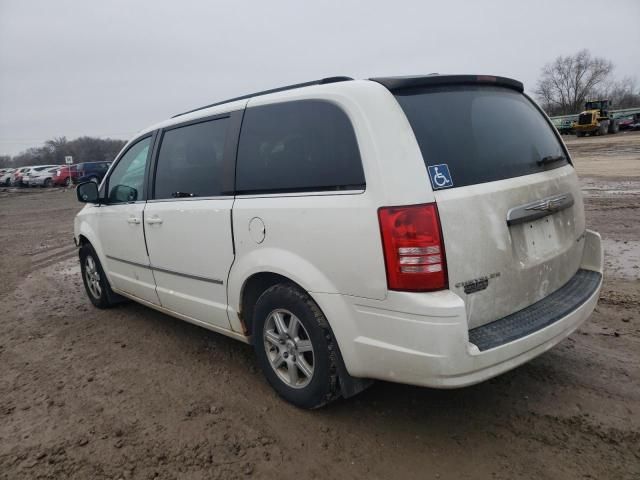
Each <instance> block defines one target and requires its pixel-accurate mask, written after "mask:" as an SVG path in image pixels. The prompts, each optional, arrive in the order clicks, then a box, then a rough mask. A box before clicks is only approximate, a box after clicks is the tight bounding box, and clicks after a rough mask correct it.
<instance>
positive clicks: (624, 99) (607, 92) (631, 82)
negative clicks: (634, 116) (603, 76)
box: [596, 77, 640, 108]
mask: <svg viewBox="0 0 640 480" xmlns="http://www.w3.org/2000/svg"><path fill="white" fill-rule="evenodd" d="M596 96H598V97H600V98H608V99H610V100H611V103H612V105H614V107H615V108H633V107H640V88H638V84H637V83H636V81H635V79H633V78H631V77H625V78H623V79H622V80H616V81H613V82H607V83H606V84H605V85H603V87H602V88H600V89H598V91H597V93H596Z"/></svg>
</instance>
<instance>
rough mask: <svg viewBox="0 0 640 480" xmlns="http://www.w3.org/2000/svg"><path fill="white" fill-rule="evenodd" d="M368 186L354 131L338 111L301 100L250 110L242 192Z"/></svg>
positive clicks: (239, 183)
mask: <svg viewBox="0 0 640 480" xmlns="http://www.w3.org/2000/svg"><path fill="white" fill-rule="evenodd" d="M364 185H365V179H364V173H363V171H362V161H361V159H360V152H359V150H358V142H357V140H356V136H355V133H354V131H353V126H352V125H351V122H350V120H349V118H348V117H347V115H346V113H345V112H344V111H342V110H341V109H340V108H339V107H338V106H336V105H334V104H332V103H329V102H325V101H320V100H299V101H292V102H286V103H278V104H273V105H264V106H259V107H250V108H248V109H247V110H246V111H245V114H244V119H243V121H242V132H241V134H240V143H239V146H238V163H237V167H236V190H237V191H238V193H259V192H265V193H276V192H295V191H314V190H315V191H322V190H346V189H353V188H362V187H364Z"/></svg>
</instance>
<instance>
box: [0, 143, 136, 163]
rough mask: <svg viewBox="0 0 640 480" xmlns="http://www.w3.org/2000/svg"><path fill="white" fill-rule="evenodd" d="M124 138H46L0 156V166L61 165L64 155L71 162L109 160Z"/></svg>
mask: <svg viewBox="0 0 640 480" xmlns="http://www.w3.org/2000/svg"><path fill="white" fill-rule="evenodd" d="M125 143H126V142H125V141H124V140H115V139H112V138H94V137H80V138H76V139H75V140H67V139H66V137H59V138H54V139H52V140H47V141H46V142H45V143H44V145H43V146H41V147H33V148H29V149H27V150H25V151H24V152H22V153H19V154H17V155H14V156H13V157H10V156H0V168H1V167H23V166H26V165H61V164H64V157H66V156H67V155H71V156H72V157H73V163H82V162H100V161H105V160H106V161H111V160H113V159H114V158H116V155H117V154H118V152H119V151H120V150H121V149H122V147H124V144H125Z"/></svg>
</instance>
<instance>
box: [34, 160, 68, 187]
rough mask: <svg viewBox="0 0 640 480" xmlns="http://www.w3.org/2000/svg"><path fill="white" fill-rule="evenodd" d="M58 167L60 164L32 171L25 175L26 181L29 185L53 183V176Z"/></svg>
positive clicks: (49, 184)
mask: <svg viewBox="0 0 640 480" xmlns="http://www.w3.org/2000/svg"><path fill="white" fill-rule="evenodd" d="M59 169H60V165H56V166H55V167H52V168H44V169H42V170H35V171H32V173H31V175H29V176H28V177H27V179H28V180H27V182H28V184H29V186H30V187H50V186H52V185H53V178H54V177H55V176H56V172H57V171H58V170H59ZM25 183H26V182H25Z"/></svg>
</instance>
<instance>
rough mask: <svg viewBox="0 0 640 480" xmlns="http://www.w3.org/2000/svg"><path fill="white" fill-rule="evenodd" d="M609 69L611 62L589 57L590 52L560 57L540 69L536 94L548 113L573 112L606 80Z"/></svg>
mask: <svg viewBox="0 0 640 480" xmlns="http://www.w3.org/2000/svg"><path fill="white" fill-rule="evenodd" d="M612 70H613V63H611V62H610V61H609V60H607V59H605V58H601V57H593V56H591V53H590V52H589V50H580V51H579V52H578V53H576V54H575V55H568V56H566V57H565V56H559V57H557V58H556V59H555V60H554V61H553V62H551V63H548V64H546V65H545V66H544V68H543V69H542V77H541V78H540V80H538V84H537V86H536V90H535V93H536V95H537V96H538V97H539V99H540V101H541V103H542V105H543V107H544V108H545V110H547V112H549V113H552V114H570V113H576V112H579V111H580V110H582V109H583V108H584V102H585V100H587V99H588V98H589V97H590V96H591V95H592V94H593V93H595V92H596V91H597V90H598V88H599V87H601V86H602V85H603V84H604V83H605V82H607V81H608V80H609V77H610V74H611V72H612Z"/></svg>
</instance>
